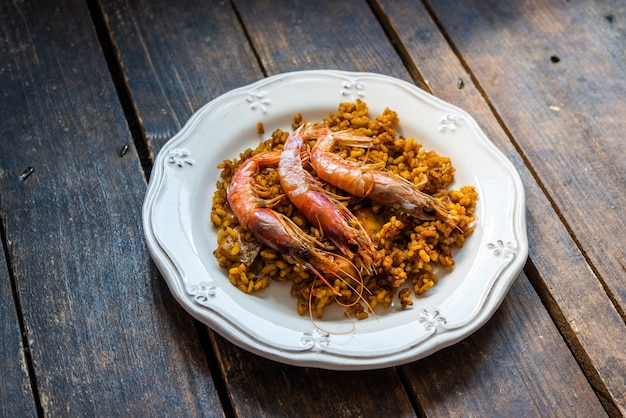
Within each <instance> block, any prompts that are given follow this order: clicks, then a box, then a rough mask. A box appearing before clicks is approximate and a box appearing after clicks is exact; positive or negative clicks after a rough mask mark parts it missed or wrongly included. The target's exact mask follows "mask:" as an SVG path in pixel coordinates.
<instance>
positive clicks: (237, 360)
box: [105, 1, 597, 415]
mask: <svg viewBox="0 0 626 418" xmlns="http://www.w3.org/2000/svg"><path fill="white" fill-rule="evenodd" d="M128 7H129V6H128V5H124V6H122V5H118V4H108V3H107V4H106V5H105V10H106V13H107V16H108V19H109V22H110V23H111V27H112V32H113V33H114V34H115V42H116V44H117V48H118V50H119V51H120V57H121V60H122V63H123V67H124V68H125V70H126V76H127V77H128V79H129V86H130V90H131V93H132V96H133V97H135V98H137V99H136V106H137V111H138V114H139V117H140V119H141V120H142V121H144V120H145V119H144V116H147V115H149V114H150V112H153V109H154V108H152V107H149V106H150V105H151V104H152V103H158V102H159V100H158V99H154V98H152V96H155V95H156V96H158V95H159V94H160V93H155V90H152V89H147V88H146V87H145V86H146V85H149V83H152V82H153V81H150V80H149V78H156V79H157V80H169V79H175V78H176V73H177V72H179V73H180V72H181V71H184V73H185V74H186V77H188V79H189V80H196V79H197V78H201V77H208V78H210V77H211V75H207V74H206V72H207V71H208V72H209V74H210V72H211V71H212V70H211V68H200V70H201V71H200V73H199V74H195V72H194V69H193V68H187V67H184V66H181V67H179V68H178V69H177V71H174V70H173V69H172V68H171V64H168V63H167V62H160V63H159V65H156V66H155V65H147V63H153V62H155V61H156V60H159V59H160V58H159V57H160V56H171V55H173V54H174V52H173V51H174V50H178V49H182V50H183V51H182V52H181V53H182V54H185V52H184V48H180V47H177V45H179V44H183V43H186V42H194V41H193V40H192V41H189V39H188V36H187V37H181V36H177V35H176V34H177V33H181V29H180V28H183V27H187V26H186V25H185V23H184V22H185V19H184V18H182V19H181V17H180V16H179V15H177V13H178V12H176V11H174V10H173V11H171V15H172V18H171V19H172V20H171V21H169V20H168V21H162V20H159V25H158V26H156V25H155V24H154V22H153V21H152V20H151V18H149V17H147V16H151V15H152V14H154V13H150V12H147V13H146V14H145V16H144V15H143V14H142V13H139V11H138V10H139V9H135V8H134V6H133V8H132V9H131V10H130V13H131V15H132V16H133V19H125V18H120V16H125V15H126V13H129V9H127V8H128ZM146 7H152V6H151V5H146ZM216 7H217V6H216ZM235 7H236V8H237V11H238V12H239V14H240V16H241V19H242V22H243V24H244V26H245V29H246V31H247V33H248V34H249V37H250V39H251V40H252V43H253V46H254V49H255V51H257V53H258V55H259V60H260V62H261V64H262V66H263V68H264V69H266V71H267V73H268V74H275V73H278V72H283V71H290V70H294V69H302V68H341V69H348V70H361V71H377V72H384V73H387V74H391V75H394V76H397V77H399V78H404V79H409V78H410V76H409V71H408V70H407V69H406V67H404V65H403V64H402V60H401V59H400V57H398V56H397V54H396V53H395V51H394V47H393V45H392V44H391V43H389V42H387V43H383V44H381V43H380V41H379V39H381V38H383V39H384V32H383V30H382V28H381V27H380V26H378V25H377V23H376V21H375V18H374V17H373V15H372V14H371V13H370V12H369V11H368V10H369V9H368V7H367V5H365V4H362V5H361V6H357V5H354V4H351V5H349V6H348V5H347V4H344V3H337V2H333V3H332V4H331V2H328V3H323V2H322V3H315V4H314V5H312V4H310V3H306V4H304V2H300V3H298V2H296V3H294V2H289V4H287V3H284V4H281V3H278V2H271V3H270V2H245V1H238V2H235ZM184 9H185V10H186V12H185V13H188V14H200V15H203V13H205V8H204V7H198V5H197V4H196V3H193V2H186V3H185V7H184ZM217 10H218V12H217V13H218V15H219V10H221V9H219V7H217ZM330 11H332V12H330ZM346 15H349V16H350V17H349V19H348V18H346V20H343V18H342V16H346ZM185 16H187V14H185ZM203 16H204V15H203ZM220 16H221V15H220ZM207 18H208V16H207ZM222 18H226V19H228V18H227V16H222ZM130 20H132V21H133V25H134V26H133V25H129V24H127V23H128V21H130ZM348 20H349V22H348ZM355 22H357V23H355ZM348 23H349V24H348ZM213 24H215V25H216V24H218V22H214V23H213ZM172 25H180V27H178V26H172ZM163 26H164V27H168V28H169V32H168V36H167V38H168V43H167V44H166V45H165V46H164V45H163V44H162V43H159V40H161V39H163V38H164V34H163V33H162V32H161V29H160V28H159V27H163ZM348 28H349V30H348ZM138 34H142V39H143V41H142V42H143V44H144V45H150V47H149V48H147V47H144V48H143V50H142V52H141V54H143V55H145V57H142V58H141V59H140V60H139V61H138V62H134V59H135V58H134V57H135V55H133V53H132V52H133V47H132V45H127V42H126V41H125V39H132V38H133V37H137V36H138ZM186 35H188V34H187V33H186ZM227 38H228V39H231V40H232V39H233V38H232V37H231V36H227ZM213 40H214V41H215V43H216V44H219V38H214V39H213ZM230 47H234V48H241V46H238V45H232V44H229V48H230ZM223 51H224V49H218V50H214V51H210V53H209V52H207V51H205V50H204V49H201V50H200V56H201V57H203V56H204V54H209V56H212V57H213V60H212V61H211V62H212V63H214V64H215V65H217V66H219V67H228V68H231V71H230V75H231V77H232V78H231V79H229V80H227V82H228V83H230V84H229V86H232V87H234V86H238V85H242V84H246V83H248V82H249V81H250V79H249V78H248V75H249V73H247V72H246V70H245V69H241V68H240V67H239V66H237V65H236V61H234V60H233V58H232V57H231V56H224V57H223V58H221V59H218V58H216V57H220V56H221V54H225V52H223ZM446 51H449V49H448V50H446ZM141 54H140V55H141ZM218 54H220V55H218ZM200 59H202V58H200ZM241 59H243V60H246V59H247V58H246V57H243V58H239V60H240V61H241ZM207 60H208V59H207ZM237 71H242V72H243V75H242V74H238V73H237ZM444 71H445V70H444ZM146 74H148V75H146ZM259 77H260V74H257V75H256V76H254V77H253V78H259ZM145 78H148V80H146V79H145ZM238 80H239V81H238ZM454 83H456V79H455V80H454ZM166 84H167V83H166ZM168 85H169V84H168ZM188 88H189V87H184V89H185V90H184V91H185V92H189V90H187V89H188ZM178 89H179V90H181V91H182V89H183V87H181V86H178ZM224 90H226V89H224ZM218 91H219V89H218ZM194 93H196V94H198V95H199V96H198V97H200V93H201V92H200V93H198V92H194ZM181 96H184V94H182V93H178V94H176V92H175V91H172V96H171V97H167V98H166V99H167V100H168V101H172V102H173V103H175V101H176V100H181V99H180V97H181ZM212 97H213V96H211V95H207V97H206V98H205V100H209V99H210V98H212ZM155 118H156V116H155ZM167 119H168V116H164V117H163V120H164V122H158V121H152V122H151V126H159V123H161V124H162V126H164V127H163V128H159V129H160V132H172V131H174V130H175V124H174V123H173V122H172V121H171V120H170V121H168V120H167ZM147 131H150V130H147ZM166 139H168V138H167V137H166V138H157V135H154V136H151V141H152V143H153V144H155V143H156V142H157V141H159V140H161V141H163V142H164V141H165V140H166ZM516 158H518V159H519V156H517V157H516ZM522 277H523V276H522ZM522 280H525V279H524V278H522ZM522 289H523V291H522V290H519V289H518V288H517V287H516V288H514V290H513V292H512V295H511V296H509V298H515V299H513V300H514V301H515V304H514V305H513V306H514V307H515V308H512V309H510V312H511V313H510V314H507V315H511V316H512V318H511V319H508V317H507V320H506V321H504V322H506V323H514V324H518V326H517V327H512V329H513V331H512V334H513V335H508V334H507V335H506V338H505V337H504V336H502V337H499V338H501V340H498V343H497V344H495V343H494V346H495V347H497V350H508V348H509V347H510V346H514V347H518V346H522V345H523V346H525V347H527V349H526V351H525V352H524V353H520V352H519V351H518V350H512V353H513V354H512V355H511V358H510V359H509V358H507V360H508V361H510V362H511V363H512V364H514V365H515V366H514V368H515V369H516V370H525V368H530V367H532V366H534V365H535V364H536V363H535V362H536V361H543V363H544V364H546V365H547V367H549V369H548V371H542V373H545V375H546V376H551V377H552V378H554V379H557V380H564V381H570V380H571V381H573V382H575V386H576V387H582V388H583V389H582V394H583V395H582V396H583V397H584V399H585V401H586V402H587V401H589V402H591V403H589V405H591V406H590V407H589V409H590V410H594V409H595V407H597V404H595V405H594V404H593V403H592V402H593V399H595V395H594V394H593V392H592V391H591V390H590V388H589V386H585V379H584V376H582V374H581V373H580V369H579V367H578V366H577V365H576V364H575V363H574V362H572V361H571V360H572V358H571V354H570V353H569V351H568V350H567V347H565V345H564V344H563V343H562V340H560V336H559V335H558V332H556V331H555V330H554V329H550V328H549V326H550V324H551V321H550V318H549V317H548V315H547V314H546V311H545V310H544V309H543V307H542V305H541V303H540V301H539V300H538V299H537V298H536V295H535V296H534V297H533V298H530V299H529V300H528V297H527V296H526V294H527V292H531V293H530V294H531V295H532V291H531V290H529V289H530V288H529V287H528V283H525V284H524V287H522ZM524 292H526V293H524ZM527 303H530V307H529V309H528V312H530V314H531V315H533V316H532V317H528V316H526V315H527V314H526V312H527V311H524V310H523V309H521V308H520V306H524V305H525V304H527ZM531 308H532V309H531ZM507 312H508V311H507ZM525 323H530V324H535V323H536V324H538V325H537V326H540V328H541V329H546V330H548V331H549V333H548V334H547V335H546V336H544V338H546V339H547V340H548V341H549V345H550V346H551V347H553V348H555V352H551V353H548V352H545V351H544V350H543V344H542V341H544V340H543V339H540V338H534V339H532V340H531V341H530V342H529V341H526V338H527V337H528V332H529V329H528V328H524V327H522V326H521V324H525ZM487 327H495V329H496V330H497V331H496V332H495V333H496V334H497V335H498V336H500V335H505V334H502V333H501V331H500V327H501V325H499V324H498V323H497V322H495V321H494V325H492V324H491V323H489V324H488V325H487ZM214 338H215V341H216V343H215V349H216V351H217V353H218V356H219V358H220V360H221V365H222V367H223V370H224V375H225V380H226V383H227V389H228V390H229V394H230V397H231V399H232V400H233V403H234V409H235V411H236V412H239V413H241V414H244V415H245V414H246V412H250V411H252V410H254V409H255V408H259V409H261V410H269V411H271V412H276V407H275V406H273V405H268V404H269V403H271V402H274V401H275V400H276V399H280V398H279V397H278V396H275V395H272V396H268V395H267V393H271V394H275V393H280V392H281V391H287V390H289V393H290V394H291V396H290V397H289V398H288V399H285V400H284V401H283V402H282V403H281V404H280V406H281V407H282V411H283V414H285V415H289V414H297V413H298V411H299V410H300V408H301V405H302V404H306V403H310V404H320V405H321V406H320V408H322V409H320V411H321V413H327V414H331V413H333V411H334V412H336V410H333V409H332V405H325V404H326V402H320V399H319V395H318V394H317V393H316V392H314V391H311V390H310V385H311V382H312V381H313V382H314V381H315V379H321V380H322V381H323V382H324V389H325V391H326V392H325V393H335V392H340V393H345V391H344V390H343V389H342V388H343V386H345V385H350V387H353V385H355V384H356V383H354V381H359V382H361V381H362V380H366V382H362V383H358V385H359V386H358V387H355V388H354V389H353V390H352V393H351V396H352V398H353V402H354V404H355V405H362V406H361V407H352V408H350V411H351V412H352V413H354V414H355V415H356V414H361V415H371V414H372V413H375V412H377V411H381V410H385V408H387V407H389V408H393V410H394V411H397V410H399V411H411V410H412V409H411V408H410V406H409V405H407V401H406V398H405V397H404V396H400V397H399V398H398V397H396V396H397V395H393V394H392V393H391V392H394V393H395V389H397V388H398V387H399V386H398V380H397V379H398V376H397V375H396V373H395V372H393V373H391V372H390V371H389V370H382V371H377V372H367V373H332V372H328V373H326V372H323V371H312V370H311V369H300V368H292V367H288V366H281V365H276V364H274V363H272V362H269V361H267V360H264V359H261V358H259V357H256V356H253V355H250V354H248V353H246V352H243V351H242V350H240V349H237V348H235V347H233V346H232V345H230V343H227V342H225V341H224V340H223V339H221V338H220V337H218V336H214ZM559 341H560V343H559ZM477 344H478V343H477V342H476V343H472V344H470V345H469V346H470V350H468V351H464V352H462V353H460V354H459V355H460V356H462V361H461V362H460V363H461V364H466V366H465V367H467V369H465V370H466V372H467V373H469V374H470V375H471V374H472V373H476V372H472V369H471V367H472V360H473V359H474V358H476V357H477V356H478V353H479V351H478V348H477ZM472 347H473V348H472ZM472 350H476V351H472ZM555 358H556V359H557V360H558V361H552V360H554V359H555ZM530 359H533V360H532V361H531V360H530ZM429 361H431V360H429V359H426V360H424V362H429ZM561 365H563V366H564V367H563V368H561ZM433 367H434V366H433ZM436 367H441V366H436ZM458 367H459V364H451V365H448V369H447V370H448V373H451V372H453V371H454V369H455V368H458ZM275 370H280V371H281V372H280V373H279V374H278V375H276V376H275V377H273V378H272V377H270V376H271V375H272V373H273V372H274V371H275ZM489 370H490V371H493V375H490V376H489V377H485V376H484V375H481V376H480V377H479V376H476V377H475V379H476V380H475V381H479V382H481V383H486V382H487V380H488V382H489V383H491V386H490V388H491V390H492V391H491V392H489V396H491V395H493V396H496V395H497V394H498V392H497V387H495V385H494V384H493V382H496V381H497V380H498V379H499V378H500V377H501V376H504V375H505V374H506V373H507V370H505V369H504V368H502V367H493V368H491V369H489ZM312 374H314V377H312ZM239 375H241V376H243V377H240V376H239ZM542 375H543V374H542ZM361 376H366V377H367V379H361ZM434 378H435V379H443V380H441V381H439V380H438V382H439V384H442V385H446V384H448V385H450V384H451V383H452V381H451V380H450V379H451V377H450V376H449V375H447V376H442V375H441V374H438V375H436V376H435V377H434ZM446 379H447V380H446ZM517 379H521V377H520V375H519V374H518V375H517V376H516V378H515V379H513V380H511V381H510V382H511V384H512V386H513V390H515V391H516V392H515V399H516V402H517V403H518V404H520V403H523V402H527V403H531V402H534V399H535V398H537V397H543V396H545V393H546V392H547V393H548V394H549V395H548V398H549V399H556V398H559V397H564V398H566V399H567V402H566V403H567V404H568V405H571V404H572V402H573V401H574V399H576V396H579V395H578V394H573V393H572V392H569V391H567V390H566V389H565V388H563V387H554V386H553V385H550V382H548V381H543V382H540V384H538V385H537V386H536V387H535V386H532V385H522V384H520V381H519V380H517ZM267 380H270V383H269V384H268V382H267ZM371 381H381V382H385V384H384V385H382V387H381V388H379V390H381V391H383V392H382V393H380V394H379V395H378V396H377V397H376V399H377V400H378V407H377V408H375V409H370V408H372V406H371V404H370V400H369V396H370V390H369V386H370V385H371ZM348 382H352V383H348ZM277 387H280V388H282V389H278V388H277ZM387 387H391V388H394V390H393V391H392V390H388V389H386V388H387ZM270 391H271V392H270ZM251 393H252V394H253V395H251ZM257 395H258V396H257ZM412 396H413V395H412ZM489 396H486V397H485V399H489ZM388 398H389V399H394V401H393V403H394V405H392V406H388V405H387V404H388V403H387V402H386V401H385V399H388ZM251 399H261V400H258V401H256V400H255V401H251ZM397 399H399V401H400V402H401V404H400V406H398V405H397V404H396V400H397ZM446 399H447V400H454V401H458V402H459V403H460V404H462V405H463V408H464V411H465V412H466V413H468V414H471V413H472V412H473V411H477V412H478V411H484V407H485V405H484V404H483V405H479V406H477V405H476V404H475V402H476V400H473V399H469V398H464V397H461V396H459V395H458V394H456V393H449V394H447V396H446ZM429 408H432V410H433V412H436V410H437V407H436V406H433V405H430V406H429Z"/></svg>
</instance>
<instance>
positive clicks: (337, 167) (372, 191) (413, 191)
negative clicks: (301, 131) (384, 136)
mask: <svg viewBox="0 0 626 418" xmlns="http://www.w3.org/2000/svg"><path fill="white" fill-rule="evenodd" d="M372 141H373V138H370V137H365V136H356V135H352V134H350V133H347V132H345V131H338V132H332V131H330V130H329V129H328V128H326V132H325V133H324V134H323V135H321V136H320V137H319V138H318V139H317V142H316V143H315V146H313V149H312V150H311V152H310V164H311V166H312V167H313V168H314V169H315V171H316V172H317V175H318V177H319V178H321V179H322V180H324V181H326V182H328V183H330V184H332V185H333V186H335V187H338V188H340V189H342V190H344V191H346V192H348V193H351V194H353V195H355V196H359V197H368V198H369V199H371V200H373V201H375V202H377V203H380V204H382V205H384V206H387V207H392V208H394V209H398V210H400V211H402V212H405V213H408V214H409V215H412V216H415V217H416V218H418V219H421V220H433V219H435V218H436V216H437V214H440V215H442V216H443V217H444V218H446V219H449V218H450V217H451V216H450V214H449V213H448V211H447V210H446V208H445V205H444V204H443V202H441V201H440V200H438V199H436V198H434V197H433V196H431V195H429V194H426V193H424V192H422V191H421V190H419V188H418V187H417V185H416V184H414V183H412V182H410V181H408V180H407V179H405V178H404V177H401V176H398V175H396V174H393V173H389V172H386V171H383V170H381V169H380V168H381V164H361V163H356V162H353V161H348V160H345V159H343V158H341V156H339V155H337V154H336V153H334V152H332V151H333V147H334V145H335V143H336V142H339V143H344V144H347V145H351V146H356V147H362V148H369V147H370V146H371V145H372Z"/></svg>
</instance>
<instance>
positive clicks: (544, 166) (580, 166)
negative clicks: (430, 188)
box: [432, 0, 626, 314]
mask: <svg viewBox="0 0 626 418" xmlns="http://www.w3.org/2000/svg"><path fill="white" fill-rule="evenodd" d="M454 4H455V3H454V2H452V1H433V2H432V8H433V10H434V12H435V13H436V15H437V18H438V19H439V20H440V22H441V24H442V26H443V27H444V30H445V31H446V33H447V34H448V36H449V37H450V38H451V40H452V42H453V43H454V45H455V47H456V48H457V49H458V50H459V52H460V54H462V56H463V59H464V60H465V62H466V64H467V65H468V66H469V67H470V68H471V69H472V72H473V74H474V76H475V77H476V79H477V80H479V82H480V86H481V88H482V89H483V90H484V92H485V94H487V95H488V96H489V99H490V100H491V103H492V105H493V106H494V108H495V109H496V111H497V113H498V115H499V116H500V117H501V118H502V120H503V122H504V123H505V124H506V125H507V127H508V129H509V130H510V132H511V134H512V135H513V136H514V138H515V141H516V143H517V144H518V146H519V147H520V149H521V150H522V152H523V153H524V155H525V156H526V158H527V159H528V160H529V161H530V162H531V164H532V169H533V170H534V172H535V175H536V177H537V178H538V179H539V181H540V182H541V184H542V186H543V187H544V188H545V189H546V191H547V192H548V193H549V195H550V198H551V199H552V200H553V201H554V204H555V205H556V207H557V208H558V211H559V213H560V215H561V216H562V217H563V219H564V220H565V221H566V222H567V225H568V227H569V228H570V229H571V230H572V232H573V234H574V236H575V239H576V241H577V244H578V245H579V246H580V247H581V249H582V252H583V253H584V254H585V256H586V257H587V258H588V259H589V261H590V265H591V267H592V269H593V270H594V271H595V272H596V273H597V274H598V275H599V278H600V280H601V281H602V283H603V285H604V286H606V288H607V290H608V292H610V294H611V297H612V298H613V299H614V300H615V301H616V302H617V303H618V304H619V309H620V310H621V312H622V314H623V312H624V311H626V280H625V279H626V270H625V269H624V266H625V265H626V246H624V240H625V238H626V232H625V231H626V219H625V218H624V217H623V216H622V215H621V213H620V212H619V210H620V209H619V208H623V207H624V206H626V194H625V193H624V184H626V141H624V132H625V131H626V121H625V118H624V115H626V102H625V101H624V96H625V95H626V83H624V82H623V78H624V72H625V69H626V49H625V48H624V44H625V41H626V39H625V36H624V30H623V28H624V23H623V19H624V18H623V17H624V16H625V15H626V4H624V2H621V1H610V0H606V1H597V2H584V1H571V2H543V1H539V0H535V1H530V2H515V3H513V4H507V5H506V6H504V5H503V4H501V3H498V2H483V1H472V2H469V3H466V4H464V7H462V8H457V7H454ZM452 10H453V11H454V12H451V11H452ZM609 14H612V15H613V16H615V17H616V18H615V17H614V18H613V19H612V20H609V19H607V18H606V16H607V15H609ZM574 28H575V30H573V29H574ZM620 28H621V29H620ZM496 34H497V35H496ZM511 86H516V87H515V88H512V87H511Z"/></svg>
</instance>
